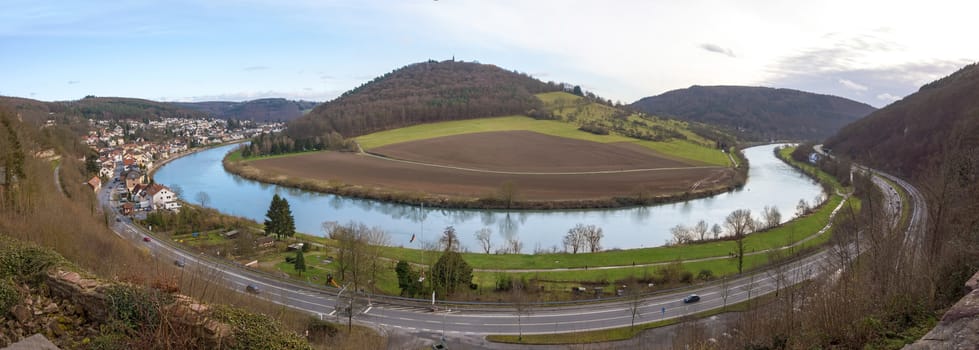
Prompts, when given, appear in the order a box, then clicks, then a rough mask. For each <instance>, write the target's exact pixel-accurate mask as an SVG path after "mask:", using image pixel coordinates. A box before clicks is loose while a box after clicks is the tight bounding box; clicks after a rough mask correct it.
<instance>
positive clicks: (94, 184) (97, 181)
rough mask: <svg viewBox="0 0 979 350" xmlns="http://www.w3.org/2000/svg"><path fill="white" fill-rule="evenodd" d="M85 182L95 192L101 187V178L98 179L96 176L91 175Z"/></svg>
mask: <svg viewBox="0 0 979 350" xmlns="http://www.w3.org/2000/svg"><path fill="white" fill-rule="evenodd" d="M85 183H86V184H88V185H89V186H92V190H93V191H95V192H98V191H99V190H101V189H102V179H100V178H99V177H98V176H92V178H91V179H89V180H88V181H86V182H85Z"/></svg>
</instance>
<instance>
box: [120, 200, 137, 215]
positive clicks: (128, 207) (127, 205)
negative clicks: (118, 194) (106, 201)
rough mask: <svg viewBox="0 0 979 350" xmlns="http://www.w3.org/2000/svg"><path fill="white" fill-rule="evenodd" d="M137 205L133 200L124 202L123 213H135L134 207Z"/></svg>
mask: <svg viewBox="0 0 979 350" xmlns="http://www.w3.org/2000/svg"><path fill="white" fill-rule="evenodd" d="M135 207H136V206H135V205H133V203H132V202H126V203H122V215H133V209H134V208H135Z"/></svg>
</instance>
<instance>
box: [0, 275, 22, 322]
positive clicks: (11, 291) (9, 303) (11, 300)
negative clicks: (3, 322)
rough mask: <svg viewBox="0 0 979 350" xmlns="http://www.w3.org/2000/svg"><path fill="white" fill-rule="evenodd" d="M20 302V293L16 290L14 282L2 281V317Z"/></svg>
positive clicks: (0, 301) (0, 296) (0, 311)
mask: <svg viewBox="0 0 979 350" xmlns="http://www.w3.org/2000/svg"><path fill="white" fill-rule="evenodd" d="M19 302H20V293H19V292H17V289H16V288H14V283H13V281H11V280H10V279H0V316H3V315H6V314H7V312H9V311H10V308H12V307H13V306H14V305H17V303H19Z"/></svg>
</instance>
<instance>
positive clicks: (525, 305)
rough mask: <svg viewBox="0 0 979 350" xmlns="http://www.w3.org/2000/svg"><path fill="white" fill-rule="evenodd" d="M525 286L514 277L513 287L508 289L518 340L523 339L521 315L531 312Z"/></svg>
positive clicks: (531, 306)
mask: <svg viewBox="0 0 979 350" xmlns="http://www.w3.org/2000/svg"><path fill="white" fill-rule="evenodd" d="M527 287H528V286H525V285H523V282H520V281H518V280H516V279H515V280H514V281H513V288H512V289H510V291H511V294H512V298H513V299H512V300H511V302H512V303H513V304H512V305H513V308H514V310H515V311H516V313H517V332H518V333H519V335H518V336H517V340H518V341H523V316H524V315H530V314H531V313H532V312H533V304H532V303H531V300H530V296H529V295H527Z"/></svg>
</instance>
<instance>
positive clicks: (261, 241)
mask: <svg viewBox="0 0 979 350" xmlns="http://www.w3.org/2000/svg"><path fill="white" fill-rule="evenodd" d="M255 245H256V246H258V247H262V248H268V247H271V246H273V245H275V238H273V237H269V236H266V237H259V238H258V239H256V240H255Z"/></svg>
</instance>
